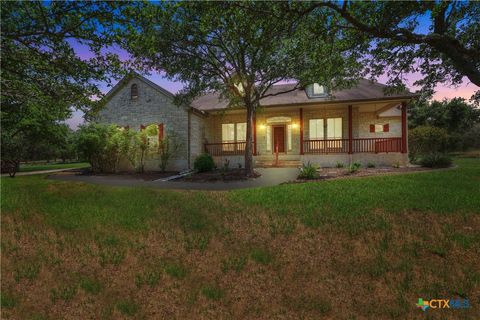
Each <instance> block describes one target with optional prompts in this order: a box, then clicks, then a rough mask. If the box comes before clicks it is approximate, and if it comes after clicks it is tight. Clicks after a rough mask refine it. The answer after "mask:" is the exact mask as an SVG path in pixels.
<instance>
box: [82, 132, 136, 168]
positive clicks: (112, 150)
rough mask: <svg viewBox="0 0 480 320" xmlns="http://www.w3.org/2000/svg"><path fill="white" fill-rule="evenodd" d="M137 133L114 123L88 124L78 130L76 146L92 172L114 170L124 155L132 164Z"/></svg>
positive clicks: (134, 159) (134, 158)
mask: <svg viewBox="0 0 480 320" xmlns="http://www.w3.org/2000/svg"><path fill="white" fill-rule="evenodd" d="M137 136H138V133H136V132H134V131H132V130H125V129H123V128H119V127H117V126H115V125H108V126H107V125H100V124H90V125H88V126H82V127H81V128H80V130H79V132H78V139H77V148H78V152H79V153H80V155H82V156H83V158H84V159H85V160H87V161H88V162H89V163H90V165H91V167H92V170H93V171H94V172H115V171H116V170H117V167H118V164H119V161H120V159H121V158H122V157H126V158H127V159H128V160H129V161H130V162H132V164H133V163H134V162H135V161H136V159H137V150H138V148H137V145H138V143H139V141H141V140H142V139H140V138H138V137H137Z"/></svg>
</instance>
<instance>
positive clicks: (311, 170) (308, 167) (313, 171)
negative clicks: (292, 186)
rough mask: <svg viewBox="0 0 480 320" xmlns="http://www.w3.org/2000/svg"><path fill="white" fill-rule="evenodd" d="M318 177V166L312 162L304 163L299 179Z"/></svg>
mask: <svg viewBox="0 0 480 320" xmlns="http://www.w3.org/2000/svg"><path fill="white" fill-rule="evenodd" d="M318 177H319V175H318V172H317V167H315V166H314V165H312V164H310V162H309V163H307V164H303V166H302V167H301V168H300V173H299V174H298V179H316V178H318Z"/></svg>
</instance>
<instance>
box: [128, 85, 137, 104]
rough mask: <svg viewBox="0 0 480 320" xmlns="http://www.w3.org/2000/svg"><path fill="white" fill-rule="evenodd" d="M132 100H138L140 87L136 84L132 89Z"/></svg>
mask: <svg viewBox="0 0 480 320" xmlns="http://www.w3.org/2000/svg"><path fill="white" fill-rule="evenodd" d="M130 98H131V99H132V100H135V99H137V98H138V86H137V85H136V84H132V86H131V87H130Z"/></svg>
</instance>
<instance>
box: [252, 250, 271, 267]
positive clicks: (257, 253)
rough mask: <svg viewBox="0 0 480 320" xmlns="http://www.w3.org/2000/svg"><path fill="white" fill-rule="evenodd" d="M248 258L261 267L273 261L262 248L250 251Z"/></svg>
mask: <svg viewBox="0 0 480 320" xmlns="http://www.w3.org/2000/svg"><path fill="white" fill-rule="evenodd" d="M250 258H252V260H253V261H255V262H257V263H259V264H263V265H267V264H270V263H271V262H272V261H273V255H272V253H271V252H269V251H268V250H266V249H264V248H254V249H252V251H251V252H250Z"/></svg>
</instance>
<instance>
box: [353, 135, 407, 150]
mask: <svg viewBox="0 0 480 320" xmlns="http://www.w3.org/2000/svg"><path fill="white" fill-rule="evenodd" d="M352 143H353V152H354V153H360V152H370V153H379V152H401V151H402V138H362V139H353V141H352Z"/></svg>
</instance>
